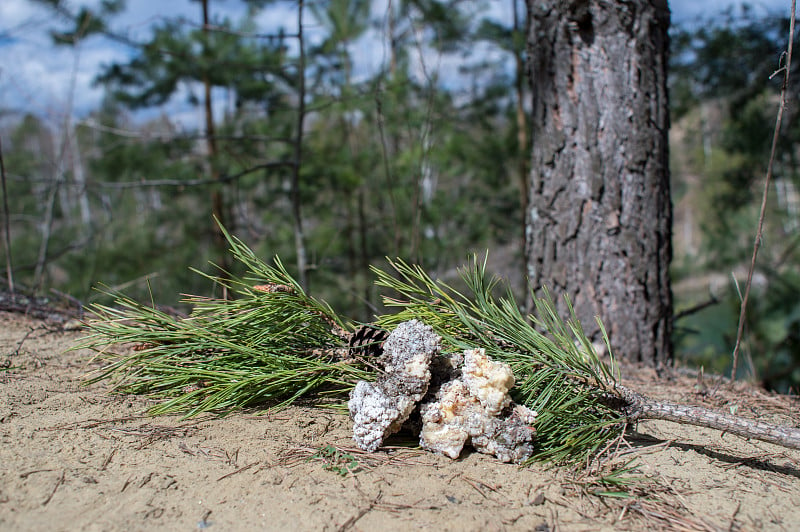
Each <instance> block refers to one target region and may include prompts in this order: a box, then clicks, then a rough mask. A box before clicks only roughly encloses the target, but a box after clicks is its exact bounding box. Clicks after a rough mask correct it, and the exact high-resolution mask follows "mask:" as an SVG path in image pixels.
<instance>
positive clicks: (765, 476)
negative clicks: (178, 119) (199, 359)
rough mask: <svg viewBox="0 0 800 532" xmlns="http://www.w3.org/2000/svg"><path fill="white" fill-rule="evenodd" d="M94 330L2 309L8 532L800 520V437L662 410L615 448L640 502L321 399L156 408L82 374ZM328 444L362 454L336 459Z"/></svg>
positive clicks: (795, 525)
mask: <svg viewBox="0 0 800 532" xmlns="http://www.w3.org/2000/svg"><path fill="white" fill-rule="evenodd" d="M79 335H80V332H77V331H71V332H68V331H63V330H61V329H60V328H59V327H57V326H55V325H54V324H52V323H50V324H49V323H47V322H42V321H37V320H32V319H29V318H25V317H23V316H21V315H19V314H7V313H0V530H125V531H134V530H154V529H162V530H196V529H206V528H208V529H210V530H212V531H214V530H219V531H222V530H225V531H229V530H398V529H424V530H601V529H607V530H612V529H613V530H625V529H632V530H641V529H669V528H671V527H672V528H675V529H682V530H686V529H689V530H692V529H700V530H703V529H712V530H713V529H726V530H757V529H765V530H797V529H800V452H797V451H786V450H783V449H781V448H778V447H774V446H771V445H768V444H764V443H758V442H755V443H750V442H747V441H744V440H742V439H740V438H736V437H733V436H729V435H728V436H724V437H723V436H722V435H720V434H719V433H715V432H714V431H710V430H703V429H697V428H694V427H687V426H680V425H671V424H667V423H660V422H658V423H657V422H646V423H642V424H640V426H639V427H638V430H637V432H636V433H634V434H632V435H630V436H629V437H628V438H627V440H626V441H625V442H623V443H622V444H621V445H620V447H619V449H618V453H619V458H617V461H618V463H621V462H622V461H624V460H629V459H631V458H636V462H635V466H636V471H637V473H638V474H639V475H640V476H641V477H642V478H643V480H641V481H640V482H638V483H637V484H635V485H634V487H633V488H632V489H631V491H630V496H629V497H627V498H609V497H600V496H597V495H591V494H588V493H589V492H591V491H594V490H598V489H599V487H598V485H597V484H596V482H593V481H591V478H590V476H587V475H577V476H576V475H574V474H569V472H566V471H563V470H558V469H552V468H551V469H548V468H544V467H532V468H528V469H519V468H517V467H516V466H513V465H507V464H500V463H498V462H496V461H495V460H494V459H492V458H490V457H486V456H483V455H479V454H469V455H467V456H466V457H464V458H462V459H461V460H458V461H450V460H448V459H446V458H442V457H438V456H434V455H431V454H429V453H424V452H420V451H418V450H416V449H414V448H408V447H394V448H389V449H388V450H382V451H380V452H378V453H376V454H374V455H365V454H362V453H359V452H357V451H356V450H354V449H352V443H351V441H350V434H349V431H350V422H349V420H348V419H347V417H346V416H343V415H341V414H337V413H332V412H328V411H323V410H319V409H311V408H302V407H294V408H290V409H286V410H282V411H280V412H275V413H271V414H268V415H260V416H257V415H255V414H256V413H255V412H248V413H237V414H234V415H230V416H228V417H226V418H222V419H219V418H212V417H205V418H202V419H193V420H189V421H187V420H181V419H178V418H174V417H161V418H149V417H146V416H143V415H142V411H143V409H144V408H145V407H146V406H147V404H148V403H147V402H146V400H144V399H142V398H140V397H121V396H114V395H109V394H107V393H106V387H105V386H103V385H96V386H92V387H81V386H80V379H81V376H82V375H83V374H85V373H86V371H88V370H89V369H91V368H92V365H91V364H90V363H89V362H88V360H89V358H88V354H87V353H81V352H65V349H67V348H68V347H70V346H71V345H72V344H73V342H74V341H75V340H76V338H78V337H79ZM630 384H631V385H632V387H634V388H637V389H641V390H643V391H646V392H647V393H650V394H653V395H655V396H657V397H670V398H671V399H673V400H679V401H684V402H704V404H706V405H707V406H714V407H719V408H726V409H729V408H731V407H732V406H736V407H738V411H739V413H740V414H742V415H746V416H752V417H760V418H762V419H767V420H770V421H776V422H782V423H791V422H792V419H794V420H795V421H794V423H795V424H797V423H798V421H797V420H798V419H800V404H798V403H797V402H796V401H795V402H790V401H789V400H787V399H785V398H775V397H772V396H769V395H767V394H764V393H761V392H759V391H757V390H750V389H744V388H742V389H739V390H737V391H732V390H729V389H718V390H715V389H714V387H713V383H708V382H707V383H706V384H710V385H712V386H711V387H710V388H709V389H708V390H707V393H706V394H705V395H702V396H701V395H697V394H695V393H694V391H693V386H692V384H693V383H692V382H691V381H688V382H683V381H680V380H679V381H678V382H673V383H670V384H664V383H661V384H655V383H653V382H652V381H649V380H647V379H645V378H644V377H642V376H639V377H638V378H637V379H634V380H633V381H632V382H630ZM262 414H263V413H262ZM398 443H402V442H398ZM326 446H335V447H336V448H337V449H338V450H339V452H340V453H342V454H344V453H349V455H350V456H352V459H353V460H354V462H353V461H351V460H350V459H349V458H348V459H345V457H340V458H339V459H338V460H336V459H335V457H328V458H327V460H325V459H323V458H322V457H321V455H323V454H325V453H324V451H325V449H326ZM329 450H331V448H329ZM315 455H316V457H315ZM332 462H333V463H332ZM356 466H357V467H356ZM337 467H338V468H339V469H340V470H341V471H342V472H344V473H345V475H339V474H338V473H337V472H336V471H333V470H331V469H332V468H337ZM350 469H353V470H354V471H350Z"/></svg>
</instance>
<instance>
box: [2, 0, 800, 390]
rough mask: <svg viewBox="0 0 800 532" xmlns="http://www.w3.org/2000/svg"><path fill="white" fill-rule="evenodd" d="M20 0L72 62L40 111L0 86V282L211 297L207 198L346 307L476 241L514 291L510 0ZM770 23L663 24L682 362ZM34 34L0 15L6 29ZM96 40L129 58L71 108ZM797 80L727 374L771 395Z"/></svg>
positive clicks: (766, 16) (713, 349) (793, 366)
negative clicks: (167, 9)
mask: <svg viewBox="0 0 800 532" xmlns="http://www.w3.org/2000/svg"><path fill="white" fill-rule="evenodd" d="M37 3H38V4H40V5H43V6H45V7H46V8H48V9H49V10H50V11H49V13H50V15H51V16H50V17H48V19H47V21H46V22H42V21H39V24H45V25H46V27H47V28H48V29H49V30H50V32H51V37H52V41H53V43H54V44H53V45H54V46H56V47H64V48H65V49H68V50H70V57H71V61H72V65H71V72H72V74H71V76H70V79H69V80H67V81H68V82H66V83H65V84H64V86H63V87H62V92H61V93H60V94H59V99H58V101H57V102H55V103H54V104H53V105H48V106H47V107H46V109H47V112H33V111H25V110H21V109H20V108H18V107H17V106H13V105H11V106H9V105H7V104H4V103H3V99H0V141H1V142H2V155H3V163H4V168H5V174H6V180H5V190H4V199H5V200H6V201H7V208H6V210H5V211H4V223H3V228H4V232H5V234H6V235H7V236H5V237H4V241H5V243H6V245H5V246H3V264H4V265H5V267H6V279H7V283H8V287H7V288H8V289H9V290H11V289H12V278H13V283H14V285H13V289H16V290H24V291H28V292H38V293H45V294H49V295H50V296H51V297H54V298H55V297H59V296H58V294H69V295H70V296H72V297H74V298H76V299H77V300H80V301H82V302H84V303H87V302H91V301H96V300H98V299H100V298H102V297H103V295H102V294H101V293H100V292H98V291H96V290H95V287H96V286H97V285H98V283H103V284H105V285H108V286H110V287H112V288H115V289H122V290H124V291H125V292H126V293H128V294H131V295H133V296H134V297H136V298H138V299H142V300H151V299H152V300H153V301H154V302H155V303H156V304H159V305H166V306H170V307H175V308H178V309H180V305H181V304H180V301H179V295H178V294H181V293H193V294H209V295H210V291H211V290H213V287H212V286H211V285H210V283H209V282H208V280H207V279H205V278H203V277H202V276H199V275H197V274H195V273H193V272H192V271H190V269H189V267H194V268H198V269H201V270H204V271H212V270H213V268H212V266H210V265H209V262H214V263H216V264H218V265H220V266H222V267H225V268H234V269H235V268H236V265H232V264H229V263H228V260H229V259H228V258H227V257H228V254H227V253H226V252H225V245H224V242H222V241H221V239H220V235H219V233H218V229H217V226H216V225H215V223H214V221H213V216H216V217H217V218H218V219H220V220H221V221H222V222H223V223H224V224H225V226H226V227H227V228H228V230H230V231H231V232H232V233H233V234H236V235H237V236H239V237H240V238H242V239H243V240H244V241H245V242H246V243H247V244H248V245H250V246H251V247H252V248H253V249H254V250H255V251H256V253H257V254H258V255H259V256H261V257H264V258H268V257H272V256H276V255H277V256H280V257H281V258H282V260H283V261H284V263H285V264H286V265H287V266H288V267H289V269H290V271H292V273H293V274H294V275H296V276H297V278H298V279H299V280H300V281H301V283H302V284H304V285H305V286H306V287H307V288H308V289H309V291H310V292H311V293H312V294H314V295H315V296H318V297H320V298H322V299H324V300H326V301H328V302H329V303H330V304H331V305H332V306H333V307H334V308H335V309H337V311H339V312H341V313H342V314H344V315H346V316H349V317H350V318H352V319H354V320H360V321H370V319H371V317H372V316H373V315H374V314H376V313H378V312H380V301H379V298H378V294H377V291H376V289H375V287H374V286H373V277H372V274H371V273H370V271H369V265H377V266H383V265H384V264H385V260H386V257H387V256H388V257H402V258H403V259H405V260H407V261H409V262H414V263H419V264H421V265H422V266H423V267H424V268H426V270H428V271H429V272H431V273H432V275H433V276H435V277H440V278H442V279H445V280H453V279H455V278H456V277H457V276H456V268H457V267H458V266H460V265H462V264H464V263H465V262H466V261H467V259H468V257H469V256H470V255H471V254H472V253H474V252H477V253H479V254H483V253H484V252H486V251H487V250H488V252H489V264H490V269H491V270H492V271H494V272H496V273H498V274H499V275H502V276H503V277H505V278H507V279H508V280H509V282H510V284H511V286H512V289H513V290H514V291H515V292H516V293H517V294H518V295H519V296H521V295H522V294H524V291H525V281H524V278H525V277H524V275H525V271H526V270H525V265H524V257H523V251H522V250H523V245H524V230H525V228H524V222H523V211H524V202H525V197H526V194H527V189H526V187H527V179H526V175H527V172H528V168H527V165H528V160H529V158H530V145H529V144H530V142H531V140H530V138H529V135H528V134H527V131H528V127H529V116H528V109H529V96H528V90H527V89H526V86H527V85H528V81H527V78H526V77H525V76H526V74H525V70H524V64H525V38H524V36H525V31H524V25H525V8H524V3H523V2H518V1H516V0H507V1H504V2H502V4H503V5H504V9H503V11H502V12H503V13H504V14H505V15H506V16H503V17H498V16H496V13H497V10H496V9H495V8H496V6H497V5H498V4H499V3H500V2H487V1H484V2H482V1H478V0H476V1H453V0H441V1H437V0H413V1H411V0H409V1H391V2H385V1H369V0H367V1H349V0H329V1H325V2H322V1H313V0H312V1H309V2H299V3H298V2H297V1H294V2H283V1H272V2H270V1H263V0H262V1H249V2H240V3H243V4H245V5H246V8H245V9H244V10H243V12H242V15H241V16H239V17H230V16H227V17H226V16H222V15H220V14H217V11H215V6H219V5H224V4H225V2H221V1H214V0H202V1H195V2H186V3H187V4H191V5H193V6H194V11H195V17H193V18H187V17H184V16H175V17H158V18H155V19H152V20H150V21H148V23H147V24H148V25H147V28H148V29H149V31H148V32H146V35H147V36H146V38H142V37H141V36H140V34H135V32H134V31H133V29H132V28H131V27H129V26H126V23H125V19H124V16H123V14H124V11H123V10H124V7H125V5H124V2H122V1H119V0H104V1H101V2H95V3H93V4H91V5H90V7H81V6H79V5H73V4H69V3H63V2H57V1H54V0H42V1H39V2H37ZM787 7H788V6H787ZM788 23H789V21H788V9H787V10H786V13H784V12H771V11H768V10H765V9H763V8H753V7H748V6H740V7H736V8H733V9H730V10H728V11H726V12H724V13H721V14H714V15H713V16H708V17H704V18H702V20H691V21H689V20H683V21H681V22H679V23H675V24H673V28H672V30H671V54H670V69H671V70H670V104H671V119H672V129H671V133H670V151H671V160H670V165H671V179H672V195H673V198H672V199H673V203H674V207H675V212H674V224H673V245H674V251H675V253H674V260H673V264H672V272H671V274H672V283H673V290H674V294H675V308H676V313H675V357H676V361H677V362H678V363H680V364H684V365H690V366H697V367H705V368H706V369H707V370H710V371H715V372H727V371H729V370H730V363H731V355H730V354H731V352H732V350H733V344H734V342H735V337H736V325H737V324H736V322H737V318H738V315H739V292H740V285H742V286H741V287H742V288H743V284H744V283H743V279H744V278H745V277H746V270H747V266H748V264H749V260H750V254H751V253H752V242H753V235H754V233H755V227H756V220H757V217H758V208H759V204H760V197H761V194H760V190H761V189H762V188H763V182H764V174H765V168H766V162H767V160H768V158H769V148H770V140H771V137H772V128H773V126H774V121H775V119H774V117H775V113H776V110H777V106H778V96H777V95H778V91H779V88H780V85H779V82H780V79H779V78H780V77H781V76H775V79H772V78H771V75H772V74H773V72H775V71H777V70H778V69H779V68H780V61H781V52H782V51H783V50H785V48H786V42H785V41H786V35H787V34H788V31H787V30H788ZM0 24H2V21H0ZM29 30H30V27H27V26H19V27H15V28H2V26H0V43H3V42H6V43H8V42H11V41H13V40H16V39H22V38H24V34H25V32H26V31H29ZM92 39H110V40H112V41H113V42H115V43H116V44H117V45H118V46H121V47H124V48H125V49H126V50H128V52H127V54H126V58H127V59H126V60H123V61H114V62H108V63H106V64H105V65H104V66H103V67H102V68H101V70H100V71H99V72H93V73H91V74H90V75H91V76H92V78H93V81H94V83H95V86H97V87H99V88H101V89H102V90H103V91H104V92H103V94H104V97H103V99H102V103H100V104H99V105H98V106H96V107H95V108H92V109H78V108H76V101H77V97H76V94H75V91H76V86H77V84H76V79H78V78H79V77H80V76H85V75H86V74H85V72H84V71H82V70H81V54H82V52H83V50H84V48H85V46H86V45H87V43H90V42H91V40H92ZM365 56H367V57H370V58H372V59H371V60H369V61H364V57H365ZM9 59H10V60H13V58H9V57H8V56H6V58H5V60H9ZM0 75H2V73H0ZM797 81H800V80H797V79H796V76H793V77H792V79H791V80H790V85H789V88H790V91H791V94H790V96H789V102H790V104H789V107H788V110H787V115H786V116H785V117H784V124H785V126H784V131H783V132H782V136H781V146H780V148H779V151H778V154H779V155H778V158H777V160H776V161H775V168H774V181H773V184H772V189H771V190H770V196H769V202H770V203H769V211H768V215H767V226H766V230H765V238H764V241H763V244H762V246H763V247H762V249H761V251H760V254H759V262H758V265H757V270H756V275H755V280H754V292H753V293H752V294H751V299H750V302H749V304H748V305H749V312H748V318H747V323H746V335H745V340H746V342H745V344H744V348H743V350H742V355H743V361H744V363H741V362H740V370H739V376H740V377H746V378H751V379H754V380H756V381H759V382H761V383H763V384H764V385H765V386H766V387H768V388H772V389H776V390H779V391H783V392H786V391H790V390H794V391H795V392H796V391H797V389H798V388H800V298H799V297H798V295H799V294H800V268H798V264H800V193H799V192H798V186H800V176H799V175H798V172H797V163H796V158H797V156H798V154H800V152H799V151H798V148H799V147H800V145H799V144H798V143H800V124H798V121H797V120H796V119H795V118H796V113H797V109H796V108H795V106H794V105H792V103H793V102H797V100H798V92H800V83H797ZM37 96H40V95H36V94H31V95H29V97H30V98H31V99H36V98H37ZM179 107H180V108H182V109H184V110H185V109H190V112H189V114H188V115H186V114H181V115H176V114H172V113H173V111H174V110H175V109H176V108H179ZM187 117H188V118H187ZM234 273H238V272H235V271H234ZM12 274H13V275H12Z"/></svg>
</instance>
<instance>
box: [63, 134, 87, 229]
mask: <svg viewBox="0 0 800 532" xmlns="http://www.w3.org/2000/svg"><path fill="white" fill-rule="evenodd" d="M71 122H72V120H70V124H69V127H70V133H69V135H70V136H69V138H68V142H69V149H70V154H71V156H72V157H71V159H72V179H74V180H75V185H77V189H78V206H79V207H80V211H81V223H82V224H83V229H84V231H86V232H88V231H89V228H90V225H91V223H92V210H91V207H90V206H89V194H88V191H87V190H86V174H85V173H84V171H83V170H84V169H83V159H82V157H81V150H80V145H79V144H78V135H77V132H76V131H75V127H74V126H73V125H72V123H71Z"/></svg>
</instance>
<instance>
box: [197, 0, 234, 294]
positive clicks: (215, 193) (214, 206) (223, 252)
mask: <svg viewBox="0 0 800 532" xmlns="http://www.w3.org/2000/svg"><path fill="white" fill-rule="evenodd" d="M201 4H202V8H203V35H204V37H205V39H206V42H208V41H207V40H208V36H209V33H210V32H211V26H210V20H209V15H208V0H202V1H201ZM210 56H211V50H209V48H208V45H207V44H205V45H204V49H203V58H204V60H205V62H206V64H205V68H206V69H208V68H209V63H210V59H211V57H210ZM203 114H204V116H205V121H206V150H207V151H208V167H209V170H210V172H211V178H212V179H215V180H219V179H220V172H219V160H218V159H219V150H218V149H217V137H216V131H215V128H214V112H213V106H212V102H211V80H210V79H209V73H208V71H204V72H203ZM222 187H223V185H222V184H221V183H220V184H219V185H218V186H217V187H215V188H213V189H212V191H211V213H212V214H213V215H214V218H216V222H215V223H214V224H213V230H214V246H215V248H216V250H217V259H216V260H217V265H219V266H220V268H222V276H223V277H225V276H227V272H228V271H229V270H230V259H229V258H228V243H227V239H226V238H225V233H224V230H223V227H225V226H226V225H227V224H228V216H227V212H226V210H225V202H224V199H223V197H222ZM224 297H227V290H226V291H225V296H224Z"/></svg>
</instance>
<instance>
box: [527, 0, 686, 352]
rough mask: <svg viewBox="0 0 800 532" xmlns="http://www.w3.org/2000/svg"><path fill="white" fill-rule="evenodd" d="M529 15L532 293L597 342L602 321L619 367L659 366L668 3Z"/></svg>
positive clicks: (542, 3)
mask: <svg viewBox="0 0 800 532" xmlns="http://www.w3.org/2000/svg"><path fill="white" fill-rule="evenodd" d="M528 17H529V29H528V56H529V58H530V59H529V75H530V78H531V88H532V97H533V109H532V111H533V118H532V140H533V148H532V159H531V187H530V195H529V198H528V204H529V207H528V211H527V224H526V251H525V252H526V262H527V266H528V275H529V279H530V282H531V286H532V288H533V289H534V290H541V289H542V287H547V288H549V289H550V290H551V291H552V292H553V293H559V294H560V293H565V294H568V295H569V296H570V297H571V298H572V301H573V304H574V306H575V310H576V312H577V315H578V318H579V319H580V320H581V323H582V324H583V326H584V327H585V328H586V332H587V334H589V336H590V337H591V338H593V339H595V340H598V339H599V334H600V333H599V328H598V327H597V326H596V323H595V319H594V317H595V316H599V317H600V318H601V319H602V320H603V322H604V324H605V326H606V328H607V329H608V332H609V336H610V337H611V345H612V349H613V350H614V353H615V355H616V356H617V357H618V358H620V359H625V360H630V361H635V362H642V363H645V364H647V365H650V366H656V367H661V366H663V365H665V364H667V363H669V362H670V360H671V352H672V344H671V339H670V336H671V332H672V319H671V317H672V294H671V288H670V282H669V276H668V267H669V263H670V260H671V255H672V248H671V233H670V231H671V225H672V206H671V203H670V195H669V193H670V191H669V168H668V146H667V133H668V128H669V115H668V102H667V85H666V63H667V51H668V34H667V30H668V27H669V9H668V7H667V2H666V0H636V1H622V0H612V1H609V0H571V1H564V0H528ZM559 304H560V305H562V307H563V303H562V302H560V303H559ZM562 310H564V309H563V308H562Z"/></svg>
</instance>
